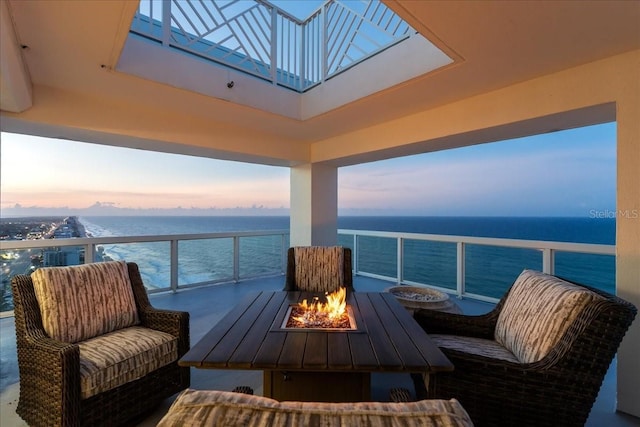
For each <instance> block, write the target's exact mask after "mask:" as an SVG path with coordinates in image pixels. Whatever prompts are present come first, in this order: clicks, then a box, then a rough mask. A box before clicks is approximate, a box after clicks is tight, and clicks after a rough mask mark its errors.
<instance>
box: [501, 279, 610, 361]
mask: <svg viewBox="0 0 640 427" xmlns="http://www.w3.org/2000/svg"><path fill="white" fill-rule="evenodd" d="M599 298H601V297H599V296H598V295H596V294H595V293H593V292H591V291H589V290H588V289H585V288H583V287H581V286H578V285H574V284H572V283H569V282H566V281H564V280H562V279H559V278H557V277H555V276H551V275H548V274H544V273H541V272H538V271H532V270H524V271H523V272H522V273H521V274H520V276H518V278H517V279H516V281H515V283H514V284H513V286H512V287H511V290H510V291H509V295H508V297H507V299H506V301H505V303H504V306H503V308H502V311H501V312H500V316H498V320H497V323H496V329H495V339H496V341H497V342H499V343H500V344H502V345H503V346H504V347H505V348H506V349H507V350H509V351H511V352H512V353H513V354H514V355H515V356H516V357H517V358H518V360H519V361H520V362H521V363H533V362H536V361H538V360H541V359H542V358H544V357H545V356H546V355H547V354H548V353H549V352H550V351H551V349H552V348H553V347H554V346H555V345H556V344H557V343H558V341H559V340H560V339H561V338H562V335H563V334H564V333H565V332H566V331H567V329H568V328H569V326H571V324H572V323H573V322H574V320H575V319H576V318H577V317H578V316H579V315H580V313H581V312H582V311H583V310H584V309H585V307H586V306H587V305H588V304H589V303H591V302H592V301H594V300H595V299H599Z"/></svg>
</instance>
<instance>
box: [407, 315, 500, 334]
mask: <svg viewBox="0 0 640 427" xmlns="http://www.w3.org/2000/svg"><path fill="white" fill-rule="evenodd" d="M413 316H414V318H415V319H416V321H417V322H418V323H419V324H420V326H422V329H424V330H425V331H426V332H427V333H429V334H450V335H463V336H469V337H478V338H487V339H492V338H493V336H494V331H495V327H496V321H497V319H498V314H497V312H495V311H492V312H489V313H487V314H484V315H481V316H467V315H463V314H455V313H447V312H442V311H436V310H427V309H421V310H416V312H415V313H414V315H413Z"/></svg>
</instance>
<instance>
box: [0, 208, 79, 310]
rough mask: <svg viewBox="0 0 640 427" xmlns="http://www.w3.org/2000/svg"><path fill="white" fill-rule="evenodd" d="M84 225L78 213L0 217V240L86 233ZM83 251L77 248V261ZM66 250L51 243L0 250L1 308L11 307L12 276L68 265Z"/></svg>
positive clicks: (45, 237)
mask: <svg viewBox="0 0 640 427" xmlns="http://www.w3.org/2000/svg"><path fill="white" fill-rule="evenodd" d="M86 235H87V233H86V231H85V229H84V226H83V225H82V224H81V223H80V221H79V220H78V218H77V217H75V216H69V217H57V216H56V217H25V218H2V219H1V220H0V240H38V239H68V238H74V237H86ZM83 255H84V254H83V253H82V252H81V251H76V253H75V257H77V260H76V261H77V262H76V263H78V262H80V261H82V257H83ZM68 257H69V252H61V251H59V250H57V248H55V247H52V248H49V249H48V250H41V249H38V250H22V251H13V250H11V251H6V250H3V251H0V259H2V273H1V275H0V276H1V283H0V298H1V299H0V312H2V311H5V310H8V309H9V310H10V309H12V307H13V304H12V301H11V277H13V276H14V275H16V274H28V273H30V272H31V271H33V270H35V269H36V268H38V267H43V266H54V265H67V264H66V263H67V262H68V261H69V260H68V259H67V258H68Z"/></svg>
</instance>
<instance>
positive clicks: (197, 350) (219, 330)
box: [178, 292, 262, 367]
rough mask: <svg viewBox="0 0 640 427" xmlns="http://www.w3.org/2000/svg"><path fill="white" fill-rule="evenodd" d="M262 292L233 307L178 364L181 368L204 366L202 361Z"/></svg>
mask: <svg viewBox="0 0 640 427" xmlns="http://www.w3.org/2000/svg"><path fill="white" fill-rule="evenodd" d="M261 294H262V292H256V293H251V294H248V295H247V296H245V297H244V298H243V299H242V300H240V302H239V303H238V305H236V306H235V307H233V308H232V309H231V310H230V311H229V312H228V313H227V314H226V315H225V316H224V317H223V318H222V319H220V321H219V322H218V323H217V324H216V325H215V326H214V327H213V328H212V329H211V330H210V331H209V332H207V333H206V334H205V335H204V337H202V339H200V341H198V342H197V343H196V344H195V345H194V346H192V347H191V349H190V350H189V351H188V352H187V353H186V354H185V355H184V356H182V358H181V359H180V361H179V362H178V363H179V365H180V366H196V367H199V366H202V361H203V360H204V358H205V357H206V356H207V355H208V354H209V353H210V352H211V350H212V348H213V347H215V346H216V345H217V344H218V342H219V341H220V340H221V339H222V337H223V336H224V335H225V334H226V333H227V330H228V329H229V328H230V327H231V326H232V325H233V324H234V323H235V322H236V321H237V320H238V318H239V317H240V316H242V314H243V313H244V312H245V311H247V309H248V308H249V307H250V306H251V305H252V304H253V303H254V302H255V301H256V300H257V299H258V298H259V297H260V295H261Z"/></svg>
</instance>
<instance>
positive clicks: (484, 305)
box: [0, 276, 637, 427]
mask: <svg viewBox="0 0 640 427" xmlns="http://www.w3.org/2000/svg"><path fill="white" fill-rule="evenodd" d="M283 283H284V278H283V277H282V276H275V277H269V278H258V279H251V280H247V281H243V282H242V283H239V284H235V283H225V284H219V285H215V286H203V287H199V288H194V289H181V290H179V291H178V292H176V293H172V292H161V293H156V294H153V295H151V297H150V298H151V302H152V304H153V305H154V306H156V307H158V308H167V309H177V310H188V311H189V312H190V314H191V340H192V343H195V342H197V340H199V339H200V338H202V336H203V335H204V334H205V333H206V332H207V331H208V330H209V329H210V328H211V326H212V325H213V324H215V323H216V322H218V321H219V320H220V319H221V318H222V317H223V316H224V315H225V314H226V312H227V311H228V310H229V309H230V307H232V306H233V305H234V303H235V302H237V301H238V300H239V299H240V298H242V296H243V295H244V294H245V293H246V292H252V291H260V290H279V289H282V286H283ZM354 286H355V287H356V289H359V290H363V291H382V290H384V289H385V288H386V287H388V286H389V282H387V281H385V280H380V279H375V278H370V277H365V276H356V277H355V278H354ZM458 304H459V305H460V307H461V308H462V309H463V310H464V312H465V313H469V314H481V313H484V312H486V311H488V310H490V309H491V307H492V304H491V303H489V302H484V301H478V300H474V299H470V298H462V299H460V300H458ZM0 331H1V334H0V344H1V350H2V384H1V387H0V390H1V394H2V408H3V410H2V411H1V412H0V414H1V415H0V417H1V418H0V424H1V425H7V426H8V425H12V426H22V425H25V424H24V423H23V422H22V421H21V420H20V419H19V418H18V417H17V415H16V414H15V412H14V411H13V409H12V408H15V400H16V399H17V397H18V385H17V384H16V383H17V381H18V372H17V362H16V355H15V337H14V327H13V318H12V317H7V318H3V319H0ZM615 378H616V363H615V361H614V363H613V364H612V366H611V368H610V369H609V372H608V374H607V376H606V378H605V381H604V384H603V386H602V389H601V391H600V394H599V396H598V399H597V400H596V403H595V405H594V407H593V409H592V411H591V416H590V417H589V420H588V422H587V426H589V427H591V426H593V427H596V426H602V425H606V426H632V425H636V424H635V423H636V422H637V419H634V418H633V417H629V416H626V415H624V414H621V413H616V412H615V411H614V402H615V383H616V379H615ZM237 385H248V386H250V387H252V388H253V389H254V390H255V393H256V394H261V392H262V373H261V372H259V371H224V370H198V369H193V370H192V377H191V386H192V388H195V389H220V390H231V389H233V388H234V387H236V386H237ZM398 386H402V387H407V388H409V389H410V390H412V383H411V380H410V379H409V377H408V375H402V374H375V375H374V377H373V379H372V395H373V397H374V399H379V400H388V395H389V388H390V387H398ZM170 403H171V402H170V401H166V402H165V404H164V405H163V406H162V407H160V408H159V409H158V410H157V411H156V412H155V413H153V414H152V415H150V416H149V417H148V418H147V419H146V420H145V421H143V422H142V423H141V424H140V425H141V426H151V425H155V422H157V421H158V419H159V418H160V417H161V416H162V415H163V414H164V412H165V411H166V410H167V408H168V406H169V404H170ZM5 408H7V410H4V409H5Z"/></svg>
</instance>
